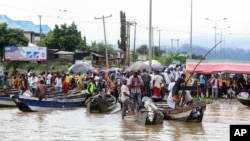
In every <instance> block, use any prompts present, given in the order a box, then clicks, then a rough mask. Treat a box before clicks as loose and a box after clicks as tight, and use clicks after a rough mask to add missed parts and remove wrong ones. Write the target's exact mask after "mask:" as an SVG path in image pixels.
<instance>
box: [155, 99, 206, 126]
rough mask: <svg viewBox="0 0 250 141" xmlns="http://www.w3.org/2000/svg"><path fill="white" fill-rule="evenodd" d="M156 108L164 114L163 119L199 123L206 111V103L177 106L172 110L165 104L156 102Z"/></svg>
mask: <svg viewBox="0 0 250 141" xmlns="http://www.w3.org/2000/svg"><path fill="white" fill-rule="evenodd" d="M156 106H157V107H158V108H159V109H160V110H161V111H162V113H163V114H164V119H167V120H177V121H183V122H187V121H196V122H201V121H202V119H203V115H204V111H205V110H206V103H195V104H192V105H187V106H179V107H176V108H175V109H172V108H170V107H168V106H167V103H166V102H164V103H162V102H158V103H156Z"/></svg>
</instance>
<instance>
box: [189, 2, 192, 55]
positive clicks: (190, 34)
mask: <svg viewBox="0 0 250 141" xmlns="http://www.w3.org/2000/svg"><path fill="white" fill-rule="evenodd" d="M192 40H193V0H191V18H190V54H189V58H190V59H192V54H193V53H192V48H193V47H192Z"/></svg>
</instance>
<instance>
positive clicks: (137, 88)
mask: <svg viewBox="0 0 250 141" xmlns="http://www.w3.org/2000/svg"><path fill="white" fill-rule="evenodd" d="M138 73H139V72H138V70H134V75H132V76H130V77H129V79H128V84H127V85H128V88H129V90H130V93H131V95H132V96H133V97H134V100H135V102H136V103H137V110H139V107H140V106H141V103H142V102H141V99H142V95H141V87H143V81H142V78H141V76H140V75H138ZM134 106H136V104H135V105H134Z"/></svg>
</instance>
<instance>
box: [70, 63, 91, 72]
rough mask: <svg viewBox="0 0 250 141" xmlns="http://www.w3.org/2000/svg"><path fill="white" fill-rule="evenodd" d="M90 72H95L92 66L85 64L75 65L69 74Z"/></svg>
mask: <svg viewBox="0 0 250 141" xmlns="http://www.w3.org/2000/svg"><path fill="white" fill-rule="evenodd" d="M90 70H93V67H92V66H90V65H89V64H88V63H84V62H81V63H77V64H73V65H72V66H71V67H69V68H68V72H69V73H70V74H78V73H81V74H85V73H87V72H88V71H90Z"/></svg>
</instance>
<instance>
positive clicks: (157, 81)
mask: <svg viewBox="0 0 250 141" xmlns="http://www.w3.org/2000/svg"><path fill="white" fill-rule="evenodd" d="M162 81H163V78H162V76H160V75H159V74H157V75H154V87H157V88H161V83H162Z"/></svg>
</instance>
